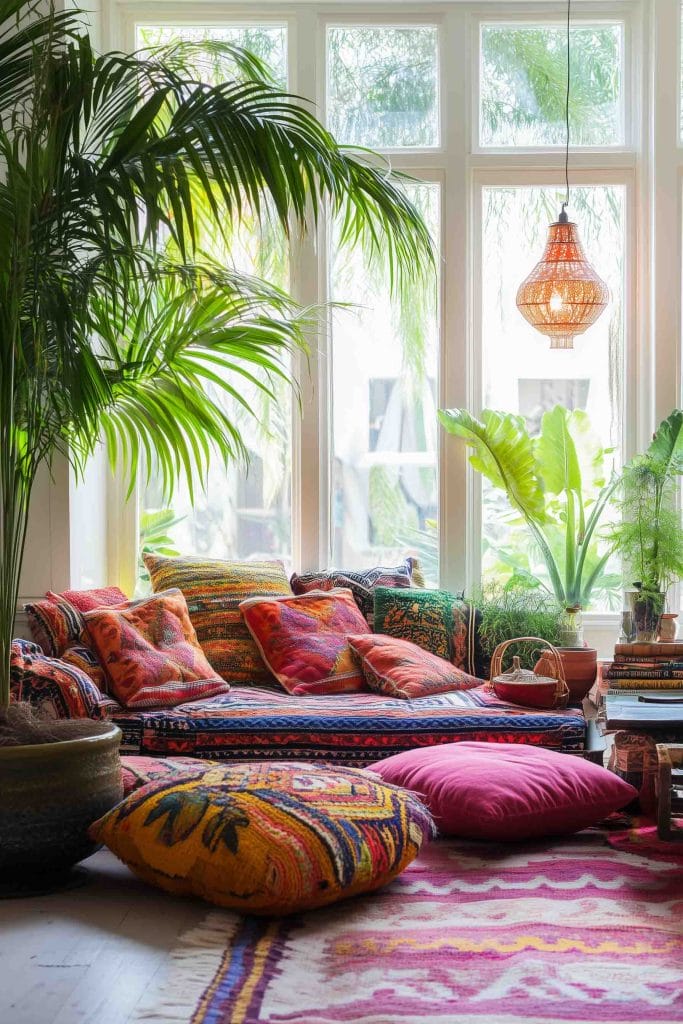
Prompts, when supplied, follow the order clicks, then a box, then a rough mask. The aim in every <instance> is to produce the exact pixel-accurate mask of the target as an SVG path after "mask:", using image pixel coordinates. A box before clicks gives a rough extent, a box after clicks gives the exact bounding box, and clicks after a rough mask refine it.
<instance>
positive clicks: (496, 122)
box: [479, 24, 624, 146]
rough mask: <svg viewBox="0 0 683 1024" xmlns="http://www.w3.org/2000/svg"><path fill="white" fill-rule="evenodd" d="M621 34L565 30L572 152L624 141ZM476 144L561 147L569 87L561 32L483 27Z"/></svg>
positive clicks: (593, 28) (612, 29) (589, 28)
mask: <svg viewBox="0 0 683 1024" xmlns="http://www.w3.org/2000/svg"><path fill="white" fill-rule="evenodd" d="M622 62H623V28H622V26H621V25H618V24H614V25H581V26H575V27H573V28H572V29H571V90H570V97H569V117H570V141H571V145H572V146H614V145H618V144H619V143H623V141H624V127H623V116H622V96H621V90H622V81H623V72H622ZM480 81H481V85H480V89H481V96H480V104H481V109H480V117H479V139H480V143H481V145H482V146H563V145H564V144H565V101H566V86H567V43H566V29H565V28H564V27H563V26H562V25H559V24H558V25H523V26H516V25H484V26H482V30H481V74H480Z"/></svg>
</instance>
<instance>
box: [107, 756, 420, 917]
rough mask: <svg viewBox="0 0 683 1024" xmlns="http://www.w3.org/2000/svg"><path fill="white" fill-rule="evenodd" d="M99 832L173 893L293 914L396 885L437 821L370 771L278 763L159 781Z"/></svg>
mask: <svg viewBox="0 0 683 1024" xmlns="http://www.w3.org/2000/svg"><path fill="white" fill-rule="evenodd" d="M90 832H91V836H92V838H93V839H94V841H95V842H98V843H100V842H103V843H106V844H107V846H108V847H109V848H110V850H112V851H113V852H114V853H115V854H116V856H117V857H120V858H121V860H123V861H124V863H125V864H127V865H128V867H129V868H131V870H132V871H134V872H135V873H136V874H137V875H139V876H140V878H142V879H144V880H145V881H147V882H150V883H151V884H152V885H156V886H158V887H159V888H161V889H164V890H166V891H167V892H173V893H180V894H183V895H185V894H192V895H194V896H201V897H202V898H203V899H206V900H209V901H211V902H212V903H217V904H219V905H221V906H223V907H229V908H231V909H232V910H237V911H239V912H240V913H249V914H289V913H292V912H294V911H300V910H311V909H313V908H315V907H322V906H325V905H326V904H329V903H334V902H335V901H337V900H340V899H344V898H346V897H348V896H355V895H357V894H359V893H366V892H371V891H372V890H373V889H378V888H379V887H380V886H382V885H386V883H387V882H389V881H391V879H392V878H394V877H395V876H396V875H398V874H399V873H400V872H401V871H403V869H404V868H405V867H406V866H407V865H408V864H409V863H410V862H411V861H412V860H413V859H414V858H415V857H416V856H417V854H418V852H419V850H420V847H421V846H422V843H423V842H424V841H425V840H428V839H429V838H431V836H432V835H433V823H432V820H431V817H430V815H429V814H428V812H427V811H426V809H425V808H424V806H423V805H422V803H421V802H420V800H419V799H418V798H417V797H416V796H414V794H412V793H409V792H408V791H407V790H403V789H398V788H396V787H395V786H387V785H385V784H383V783H380V782H378V781H377V779H376V778H375V777H374V776H371V775H369V774H368V773H367V772H364V771H361V770H359V769H354V768H336V767H325V766H314V765H311V764H299V763H295V762H287V761H279V762H276V763H274V764H267V763H264V762H254V763H250V764H237V765H230V766H222V767H217V768H209V769H207V770H206V772H205V773H204V775H203V776H201V777H197V776H194V777H189V778H180V779H170V780H167V781H157V782H150V783H148V784H147V785H146V786H143V788H142V789H139V790H137V792H134V793H132V794H131V795H130V796H128V797H127V798H126V799H125V800H124V801H123V803H121V804H119V805H118V806H117V807H115V808H114V810H113V811H110V812H109V813H108V814H106V815H105V816H104V817H103V818H101V819H100V820H99V821H97V822H96V823H95V824H94V825H93V826H92V828H91V830H90Z"/></svg>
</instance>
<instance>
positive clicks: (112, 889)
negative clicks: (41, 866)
mask: <svg viewBox="0 0 683 1024" xmlns="http://www.w3.org/2000/svg"><path fill="white" fill-rule="evenodd" d="M83 866H84V867H86V868H87V869H88V879H87V882H86V884H85V885H84V886H82V887H81V888H77V889H72V890H70V891H68V892H63V893H56V894H53V895H51V896H40V897H35V898H33V899H22V900H0V1022H1V1024H128V1021H129V1020H130V1018H131V1014H132V1013H133V1011H134V1010H135V1007H136V1005H137V1004H138V1002H139V1001H140V1000H141V998H142V997H143V995H144V994H145V992H146V991H148V990H149V989H150V988H152V987H153V985H154V982H155V978H156V980H157V982H158V980H159V975H160V973H161V971H162V970H163V968H164V967H165V966H166V963H167V954H168V952H169V951H170V950H171V949H173V947H174V946H175V945H176V944H177V939H178V936H179V934H180V933H181V932H184V931H185V930H186V929H188V928H192V927H194V926H195V925H196V924H198V923H199V922H200V921H201V920H203V918H204V917H206V915H207V913H208V912H209V909H210V908H209V907H208V906H207V905H206V904H204V903H201V902H199V901H191V900H184V899H179V898H178V897H173V896H171V897H169V896H166V895H164V893H162V892H159V891H157V890H156V889H152V888H151V887H149V886H146V885H144V884H143V883H142V882H139V881H137V879H136V878H135V877H134V876H133V875H132V874H131V873H130V872H129V871H128V869H127V868H126V867H124V866H123V865H122V864H121V863H120V862H119V861H117V860H116V858H115V857H114V856H113V855H112V854H110V853H109V852H108V851H106V850H101V851H100V852H99V853H96V854H95V855H94V856H93V857H90V858H89V859H88V860H87V861H84V864H83Z"/></svg>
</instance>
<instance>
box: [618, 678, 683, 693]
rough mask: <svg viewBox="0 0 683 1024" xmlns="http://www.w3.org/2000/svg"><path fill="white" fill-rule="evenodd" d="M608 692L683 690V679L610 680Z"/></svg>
mask: <svg viewBox="0 0 683 1024" xmlns="http://www.w3.org/2000/svg"><path fill="white" fill-rule="evenodd" d="M608 683H609V686H608V689H607V692H608V693H609V691H610V690H616V691H619V692H623V691H624V690H683V679H651V678H650V679H609V680H608Z"/></svg>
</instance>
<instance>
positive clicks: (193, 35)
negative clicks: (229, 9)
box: [137, 24, 287, 88]
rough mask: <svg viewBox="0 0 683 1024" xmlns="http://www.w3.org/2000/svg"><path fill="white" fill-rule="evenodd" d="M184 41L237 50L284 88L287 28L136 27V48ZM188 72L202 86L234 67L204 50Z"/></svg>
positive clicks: (264, 26)
mask: <svg viewBox="0 0 683 1024" xmlns="http://www.w3.org/2000/svg"><path fill="white" fill-rule="evenodd" d="M180 40H184V41H186V42H190V43H204V42H208V43H211V42H222V43H233V44H234V45H235V46H241V47H242V48H243V49H244V50H248V51H249V53H253V54H254V55H255V56H256V57H259V58H260V60H262V61H263V63H264V64H265V65H266V67H267V68H268V70H269V71H270V73H271V75H272V76H273V78H274V79H275V81H276V83H277V84H278V85H280V86H281V87H283V88H284V87H285V86H286V84H287V28H286V26H285V25H252V24H244V25H138V26H137V45H138V47H140V48H142V47H147V46H167V45H170V44H173V43H177V42H179V41H180ZM192 70H193V72H194V73H195V74H196V75H197V77H198V78H200V79H201V80H202V81H204V82H214V83H215V82H220V81H222V80H224V79H225V78H227V77H228V76H229V75H230V74H231V73H234V64H232V63H231V62H230V61H226V60H225V58H224V57H222V56H220V55H218V54H212V53H211V51H210V50H208V49H207V52H206V54H205V55H201V56H199V55H198V56H197V57H196V58H195V59H194V60H193V62H192Z"/></svg>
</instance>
